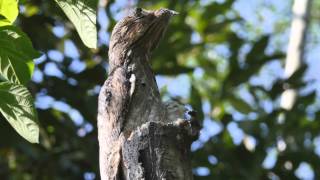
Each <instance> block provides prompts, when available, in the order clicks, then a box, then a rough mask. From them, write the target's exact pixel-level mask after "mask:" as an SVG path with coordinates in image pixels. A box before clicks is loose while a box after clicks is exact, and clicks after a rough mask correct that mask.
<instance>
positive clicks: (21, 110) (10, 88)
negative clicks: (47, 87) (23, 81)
mask: <svg viewBox="0 0 320 180" xmlns="http://www.w3.org/2000/svg"><path fill="white" fill-rule="evenodd" d="M0 99H1V101H0V112H1V113H2V115H3V116H4V117H5V118H6V119H7V120H8V122H9V123H10V125H11V126H12V127H13V128H14V129H15V130H16V131H17V132H18V133H19V134H20V135H21V136H22V137H24V138H25V139H26V140H28V141H29V142H31V143H38V142H39V127H38V124H37V123H36V122H35V121H36V119H37V114H36V110H35V108H34V105H33V99H32V96H31V94H30V93H29V91H28V90H27V88H26V87H24V86H22V85H17V84H12V83H9V82H2V83H0Z"/></svg>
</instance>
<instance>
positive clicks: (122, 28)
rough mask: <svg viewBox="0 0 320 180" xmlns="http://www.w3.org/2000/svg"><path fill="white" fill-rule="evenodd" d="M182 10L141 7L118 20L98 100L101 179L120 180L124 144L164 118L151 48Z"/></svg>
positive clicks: (156, 43) (113, 32) (152, 48)
mask: <svg viewBox="0 0 320 180" xmlns="http://www.w3.org/2000/svg"><path fill="white" fill-rule="evenodd" d="M174 14H176V12H174V11H171V10H168V9H160V10H156V11H146V10H142V9H141V8H137V9H135V11H134V12H133V13H132V14H131V15H129V16H127V17H125V18H124V19H123V20H121V21H120V22H118V23H117V24H116V26H115V27H114V29H113V31H112V35H111V40H110V46H109V76H108V79H107V80H106V82H105V83H104V85H103V86H102V88H101V91H100V94H99V102H98V103H99V104H98V106H99V107H98V139H99V147H100V155H99V156H100V173H101V178H102V179H103V180H105V179H118V178H119V176H120V174H121V172H120V170H119V169H121V168H120V167H121V163H120V162H121V144H122V141H123V140H124V139H125V138H128V136H130V133H131V132H132V131H133V130H135V129H136V127H139V126H140V125H142V124H143V123H145V122H148V121H159V120H161V118H164V114H165V112H164V110H163V109H164V108H163V107H162V106H163V105H162V103H161V100H160V95H159V91H158V87H157V84H156V81H155V79H154V75H153V72H152V70H151V67H150V65H149V62H148V61H149V58H150V54H151V52H152V51H153V50H154V49H155V47H156V46H157V45H158V43H159V41H160V39H161V38H162V36H163V34H164V32H165V30H166V28H167V25H168V22H169V19H170V17H171V16H172V15H174Z"/></svg>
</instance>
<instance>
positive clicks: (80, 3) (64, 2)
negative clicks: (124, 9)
mask: <svg viewBox="0 0 320 180" xmlns="http://www.w3.org/2000/svg"><path fill="white" fill-rule="evenodd" d="M55 1H56V2H57V4H58V5H59V6H60V7H61V8H62V10H63V11H64V13H65V14H66V15H67V16H68V18H69V19H70V21H71V22H72V23H73V24H74V26H75V28H76V29H77V32H78V33H79V36H80V38H81V39H82V41H83V43H84V44H85V45H86V46H88V47H89V48H96V47H97V29H96V8H97V1H96V0H93V1H91V0H55Z"/></svg>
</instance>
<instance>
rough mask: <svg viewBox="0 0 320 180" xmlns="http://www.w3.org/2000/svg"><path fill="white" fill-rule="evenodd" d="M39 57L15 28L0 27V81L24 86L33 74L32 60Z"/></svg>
mask: <svg viewBox="0 0 320 180" xmlns="http://www.w3.org/2000/svg"><path fill="white" fill-rule="evenodd" d="M39 56H40V54H39V53H38V52H37V51H36V50H34V49H33V47H32V44H31V41H30V40H29V38H28V37H27V36H26V35H25V34H24V33H23V32H22V31H20V30H19V29H18V28H17V27H14V26H3V27H0V79H2V80H5V81H10V82H12V83H15V84H26V83H27V82H28V81H29V80H30V78H31V75H32V72H33V68H34V63H33V61H32V60H33V59H35V58H37V57H39Z"/></svg>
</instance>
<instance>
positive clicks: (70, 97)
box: [0, 0, 320, 180]
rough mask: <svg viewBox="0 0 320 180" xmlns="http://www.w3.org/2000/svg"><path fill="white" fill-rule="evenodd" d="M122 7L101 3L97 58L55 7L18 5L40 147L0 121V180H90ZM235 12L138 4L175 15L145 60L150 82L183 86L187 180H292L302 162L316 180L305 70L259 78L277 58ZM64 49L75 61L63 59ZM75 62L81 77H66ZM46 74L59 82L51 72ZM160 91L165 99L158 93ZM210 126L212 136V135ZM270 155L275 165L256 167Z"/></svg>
mask: <svg viewBox="0 0 320 180" xmlns="http://www.w3.org/2000/svg"><path fill="white" fill-rule="evenodd" d="M130 2H131V4H129V1H128V2H125V3H124V4H122V6H121V7H119V6H120V5H119V4H118V5H117V3H116V2H115V1H112V0H110V1H108V3H107V4H106V6H105V7H100V8H99V11H100V12H99V13H101V14H102V15H101V16H103V14H104V13H103V12H105V14H106V17H107V19H105V20H104V21H107V22H101V21H99V22H100V23H98V28H99V39H98V42H99V43H98V49H97V50H90V49H88V48H86V47H85V46H84V45H83V43H82V42H81V39H80V38H79V36H78V34H77V33H76V30H75V28H74V27H73V26H72V25H71V24H70V22H69V21H68V19H67V17H66V16H65V15H64V13H63V12H62V10H60V9H59V7H58V6H57V5H56V4H55V2H54V1H44V0H22V1H21V3H22V5H21V7H20V11H21V13H20V15H19V17H18V20H17V21H18V22H17V25H18V26H19V27H20V28H22V29H23V31H24V32H26V33H27V34H28V36H29V37H30V39H31V40H32V42H33V45H34V47H35V48H36V49H38V50H40V51H42V53H43V54H44V55H43V57H42V58H40V59H38V60H37V61H36V64H37V65H36V70H35V75H34V78H33V82H32V83H29V86H28V87H29V90H30V91H31V92H32V93H33V95H34V96H35V97H36V101H37V107H38V115H39V121H40V126H41V130H40V144H39V145H32V144H28V143H27V142H26V141H25V140H23V139H22V138H20V137H19V136H18V135H17V134H15V133H12V131H11V129H10V128H11V127H10V126H9V125H8V123H6V122H5V121H4V120H3V117H0V118H1V121H0V122H5V123H1V125H0V133H1V135H0V156H1V158H0V177H1V179H14V180H15V179H32V180H33V179H39V180H46V179H48V180H49V179H99V172H98V142H97V129H96V113H97V95H98V91H99V87H100V85H102V84H103V82H104V80H105V79H106V74H107V73H106V69H107V66H108V65H107V60H108V58H107V52H108V45H107V44H108V42H106V41H107V40H108V39H109V36H110V32H111V30H112V27H113V25H114V24H115V22H116V21H117V20H119V15H121V14H122V15H123V14H124V12H126V11H125V10H124V9H123V8H124V7H128V6H130V5H134V2H132V1H130ZM204 2H206V3H204ZM234 3H235V2H234V1H232V0H225V1H194V0H189V1H187V0H179V1H163V0H161V1H159V0H158V1H155V0H151V1H142V0H141V1H138V2H137V4H138V5H139V6H140V7H143V8H146V9H156V8H159V7H167V8H170V9H174V10H176V11H178V12H179V13H180V15H179V16H176V17H174V18H173V19H172V21H171V24H170V26H169V28H168V31H167V34H166V36H165V37H164V39H163V40H162V42H161V44H160V46H159V47H158V48H157V49H156V51H155V52H154V53H153V57H152V66H153V69H154V70H155V72H156V74H157V75H159V76H163V77H167V78H173V77H175V76H177V75H186V76H187V77H188V79H189V83H190V86H189V87H190V88H189V89H188V91H189V93H188V96H187V97H175V98H179V99H180V100H182V102H186V103H188V104H191V105H192V107H193V108H194V109H195V110H197V111H198V114H199V119H200V120H201V122H203V130H202V133H201V135H200V138H199V140H197V141H196V142H195V143H194V144H193V145H192V151H193V152H192V157H191V158H192V162H193V167H194V175H195V179H277V178H280V179H297V176H296V175H295V171H296V169H297V168H298V167H299V166H300V165H301V163H303V162H304V163H308V164H309V166H310V167H311V168H312V169H313V170H314V171H313V172H314V175H315V179H317V178H319V177H320V174H319V171H316V170H318V169H319V168H320V163H319V162H320V161H319V152H318V151H316V149H317V148H319V147H318V146H319V141H320V139H319V137H320V136H319V131H320V125H319V122H317V121H318V120H319V118H320V113H319V111H318V108H317V106H315V104H316V97H317V96H316V93H315V92H314V91H310V90H309V91H307V90H305V89H306V87H308V85H309V84H311V83H312V82H308V81H305V80H304V79H303V76H304V73H305V71H306V68H301V70H300V71H298V72H297V73H295V74H294V75H293V76H292V77H291V78H289V79H288V80H284V79H282V78H281V74H279V75H278V76H277V77H276V78H274V79H272V80H271V79H263V78H261V77H259V75H260V74H261V71H262V70H263V69H264V68H265V67H267V66H269V65H270V64H272V63H279V64H281V61H282V59H283V57H284V54H283V53H282V52H280V51H277V49H276V48H275V49H273V51H272V52H270V51H268V47H269V46H270V41H271V38H272V37H273V35H272V34H260V35H259V38H255V39H254V40H252V39H248V38H245V37H244V36H243V35H242V34H241V33H239V32H240V31H241V30H240V29H239V28H235V27H239V26H240V27H241V26H244V25H245V23H246V22H245V21H244V19H242V18H241V17H240V16H239V15H238V13H237V12H236V11H234V10H233V8H232V7H233V4H234ZM98 20H99V18H98ZM61 29H62V30H61ZM102 34H103V35H102ZM70 42H71V44H72V45H74V46H75V47H76V51H77V53H75V54H76V55H70V54H69V53H68V51H69V50H70V49H68V48H72V47H71V46H70ZM53 54H54V55H53ZM60 56H61V57H60ZM58 57H60V58H58ZM75 63H76V64H81V65H82V66H84V67H85V68H83V69H81V68H80V66H76V67H77V68H76V69H75V68H74V64H75ZM50 67H51V68H52V67H55V68H56V69H58V71H59V73H57V72H56V73H54V74H52V73H50ZM305 67H307V66H305ZM59 74H60V75H59ZM255 79H258V81H259V83H257V82H255ZM266 84H268V85H266ZM288 87H296V88H298V89H299V92H300V96H299V98H298V100H297V103H296V104H295V106H294V108H293V109H292V111H285V110H282V109H281V108H279V97H280V95H281V93H282V92H283V90H284V89H285V88H288ZM181 88H182V89H185V88H184V87H181ZM161 92H162V94H163V95H164V96H169V97H170V96H173V95H172V94H170V92H169V91H167V88H166V87H164V88H162V89H161ZM44 104H47V105H44ZM77 112H79V113H80V117H79V114H78V113H77ZM213 126H215V127H216V129H218V130H216V131H215V132H214V133H212V132H211V130H212V128H213ZM217 127H219V128H217ZM236 131H237V132H236ZM239 132H241V133H239ZM236 139H240V141H237V140H236ZM253 142H254V143H253ZM317 144H318V145H317ZM272 150H275V151H276V153H275V154H276V155H275V157H274V159H275V160H276V162H275V164H274V165H271V166H265V165H264V164H265V163H264V161H265V159H266V158H267V157H268V156H269V155H270V152H271V151H272ZM317 152H318V153H317Z"/></svg>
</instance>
